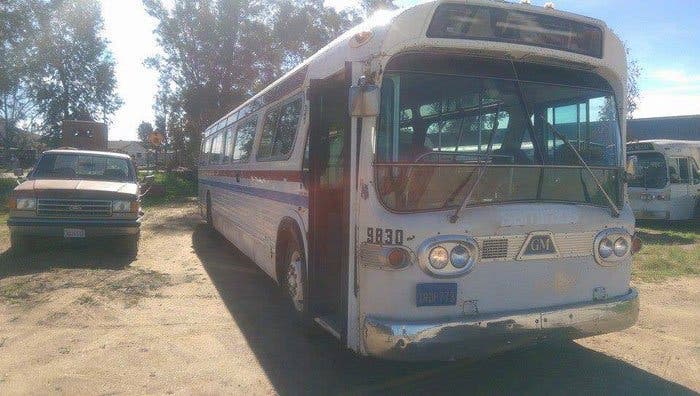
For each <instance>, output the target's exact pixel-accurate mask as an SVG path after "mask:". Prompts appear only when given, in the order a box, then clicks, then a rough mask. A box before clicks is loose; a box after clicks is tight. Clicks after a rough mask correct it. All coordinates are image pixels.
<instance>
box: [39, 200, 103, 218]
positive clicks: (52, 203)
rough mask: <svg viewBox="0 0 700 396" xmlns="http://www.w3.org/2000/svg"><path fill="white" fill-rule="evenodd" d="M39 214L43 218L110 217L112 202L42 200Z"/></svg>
mask: <svg viewBox="0 0 700 396" xmlns="http://www.w3.org/2000/svg"><path fill="white" fill-rule="evenodd" d="M37 214H38V215H39V216H42V217H74V216H75V217H109V216H111V215H112V202H111V201H96V200H85V199H40V200H39V201H38V202H37Z"/></svg>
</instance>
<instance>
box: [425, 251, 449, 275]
mask: <svg viewBox="0 0 700 396" xmlns="http://www.w3.org/2000/svg"><path fill="white" fill-rule="evenodd" d="M428 261H430V266H431V267H433V268H435V269H439V270H441V269H443V268H445V267H447V262H448V261H449V259H448V257H447V249H445V248H444V247H442V246H438V247H435V248H433V249H432V250H430V255H429V256H428Z"/></svg>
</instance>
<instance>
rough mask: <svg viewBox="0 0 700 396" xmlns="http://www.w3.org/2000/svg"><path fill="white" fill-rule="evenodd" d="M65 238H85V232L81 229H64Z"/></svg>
mask: <svg viewBox="0 0 700 396" xmlns="http://www.w3.org/2000/svg"><path fill="white" fill-rule="evenodd" d="M63 237H64V238H85V230H81V229H79V228H64V229H63Z"/></svg>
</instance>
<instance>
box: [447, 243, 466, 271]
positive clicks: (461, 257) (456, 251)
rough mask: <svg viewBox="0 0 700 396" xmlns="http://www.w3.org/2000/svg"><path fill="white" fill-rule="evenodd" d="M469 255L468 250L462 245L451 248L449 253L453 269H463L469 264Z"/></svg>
mask: <svg viewBox="0 0 700 396" xmlns="http://www.w3.org/2000/svg"><path fill="white" fill-rule="evenodd" d="M470 259H471V255H470V254H469V249H467V248H466V247H464V246H462V245H457V246H455V247H453V248H452V251H451V252H450V261H451V262H452V265H453V266H454V267H455V268H464V267H466V265H467V264H469V260H470Z"/></svg>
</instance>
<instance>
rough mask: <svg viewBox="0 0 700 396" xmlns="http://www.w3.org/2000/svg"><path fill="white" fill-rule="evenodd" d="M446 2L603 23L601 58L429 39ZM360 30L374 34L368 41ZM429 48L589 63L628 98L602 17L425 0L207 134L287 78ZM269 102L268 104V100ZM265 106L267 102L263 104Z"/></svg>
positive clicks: (622, 66)
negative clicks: (430, 26) (434, 17)
mask: <svg viewBox="0 0 700 396" xmlns="http://www.w3.org/2000/svg"><path fill="white" fill-rule="evenodd" d="M442 4H462V5H465V4H467V5H475V6H488V7H492V8H507V9H515V10H520V11H525V12H528V13H534V14H542V15H549V16H557V17H561V18H566V19H569V20H574V21H579V22H583V23H588V24H592V25H595V26H598V27H600V29H602V31H603V43H604V48H605V50H604V52H603V57H602V58H595V57H592V56H587V55H582V54H577V53H572V52H565V51H562V50H556V49H550V48H543V47H533V46H527V45H518V44H512V43H507V42H494V41H492V40H490V41H489V40H476V39H468V40H467V39H445V38H430V37H428V36H427V34H426V33H427V30H428V26H429V24H430V22H431V19H432V17H433V15H434V13H435V10H436V8H437V7H438V6H440V5H442ZM360 33H363V34H365V37H366V35H369V38H368V39H367V40H366V41H364V40H362V37H363V36H362V35H360ZM425 48H442V49H446V50H450V49H452V50H460V51H461V52H463V50H464V49H470V50H474V51H479V52H483V56H489V55H490V56H491V57H493V56H496V57H509V58H513V59H519V60H522V61H529V62H534V63H547V62H548V61H551V62H552V63H553V64H559V65H561V63H562V62H563V63H564V64H569V65H572V66H574V67H578V68H581V67H586V68H588V69H592V70H594V71H598V72H599V73H600V74H601V75H602V76H603V77H604V78H606V79H607V80H608V81H610V82H611V86H612V87H613V89H614V90H615V92H616V95H617V96H618V97H623V96H624V91H625V89H626V78H627V77H626V76H627V61H626V55H625V50H624V47H623V45H622V42H621V41H620V39H619V38H617V36H616V35H615V34H614V33H612V32H611V31H610V30H609V29H608V28H607V26H606V24H605V23H604V22H602V21H600V20H598V19H594V18H590V17H586V16H582V15H578V14H574V13H570V12H564V11H559V10H556V9H552V8H545V7H539V6H534V5H530V4H516V3H508V2H504V1H499V0H468V1H466V2H465V1H459V2H458V1H455V0H433V1H426V2H423V3H420V4H417V5H414V6H411V7H408V8H403V9H399V10H394V11H379V12H377V13H375V14H374V15H372V16H371V17H370V18H369V19H368V20H366V21H365V22H363V23H361V24H360V25H358V26H356V27H354V28H352V29H350V30H348V31H347V32H345V33H343V34H342V35H340V36H339V37H338V38H336V39H335V40H333V41H331V42H330V43H329V44H328V45H326V46H325V47H323V48H322V49H320V50H319V51H318V52H316V53H315V54H313V55H312V56H310V57H309V58H307V59H305V60H304V61H303V62H302V63H300V64H299V65H297V66H296V67H294V68H293V69H292V70H290V71H289V72H287V73H286V74H285V75H283V76H282V77H280V78H279V79H277V80H276V81H275V82H273V83H271V84H270V85H269V86H267V87H265V88H264V89H263V90H261V91H260V92H259V93H257V94H256V95H254V96H253V97H251V98H250V99H248V100H247V101H245V102H244V103H243V104H241V105H240V106H238V107H236V108H235V109H234V110H232V111H231V112H229V113H227V114H226V115H225V116H223V117H222V118H220V119H219V120H217V121H216V122H215V123H213V124H212V125H211V126H209V127H208V128H207V130H206V131H205V132H204V134H205V135H208V134H209V133H210V132H214V131H215V130H217V129H219V128H220V126H219V124H220V123H222V122H223V123H225V124H228V123H230V122H231V121H229V120H228V118H230V117H231V118H233V120H234V121H235V120H237V119H240V118H242V117H243V116H244V115H245V114H247V113H245V114H244V115H240V116H239V115H238V112H239V111H241V112H244V110H245V109H246V107H248V106H252V105H255V104H256V102H260V99H261V98H264V96H265V95H266V94H269V93H270V92H273V91H274V90H276V89H277V90H278V89H279V88H280V86H283V84H285V83H286V82H288V80H290V79H294V78H296V76H298V75H299V74H300V73H303V74H305V76H304V77H305V81H308V79H323V78H327V77H330V76H332V75H334V74H337V73H338V72H341V71H342V70H343V68H344V66H345V63H346V62H369V61H372V60H373V58H375V57H382V58H383V61H384V62H386V61H388V60H389V58H391V57H392V56H393V55H395V54H397V53H400V52H405V51H411V50H417V49H425ZM265 104H266V103H265ZM263 105H264V104H263Z"/></svg>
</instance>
